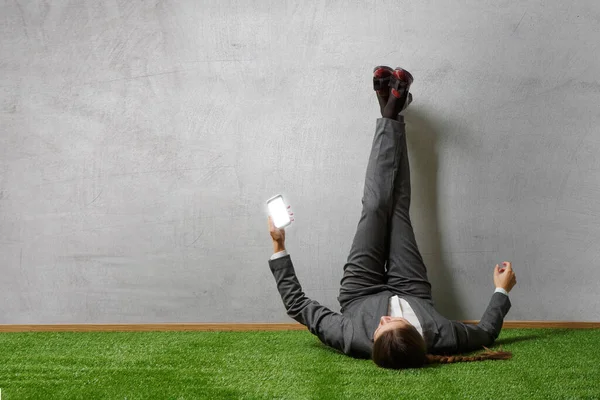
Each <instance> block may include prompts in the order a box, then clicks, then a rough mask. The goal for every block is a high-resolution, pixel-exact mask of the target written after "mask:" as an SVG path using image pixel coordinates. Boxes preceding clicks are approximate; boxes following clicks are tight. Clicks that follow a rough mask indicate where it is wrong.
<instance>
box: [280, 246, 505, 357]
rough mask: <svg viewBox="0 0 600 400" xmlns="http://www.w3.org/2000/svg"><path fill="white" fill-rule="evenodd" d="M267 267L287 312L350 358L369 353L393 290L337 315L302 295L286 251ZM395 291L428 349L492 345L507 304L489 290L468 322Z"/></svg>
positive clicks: (361, 300) (443, 350) (353, 304)
mask: <svg viewBox="0 0 600 400" xmlns="http://www.w3.org/2000/svg"><path fill="white" fill-rule="evenodd" d="M269 267H270V268H271V272H272V273H273V276H274V277H275V281H276V282H277V289H278V290H279V294H280V295H281V299H282V300H283V304H284V306H285V308H286V310H287V314H288V315H289V316H290V317H292V318H293V319H295V320H296V321H298V322H299V323H301V324H303V325H305V326H306V327H307V328H308V330H309V331H310V332H311V333H312V334H314V335H316V336H318V337H319V339H320V340H321V341H322V342H323V343H325V344H326V345H328V346H331V347H333V348H335V349H338V350H340V351H342V352H344V353H345V354H347V355H349V356H352V357H356V358H371V351H372V349H373V334H374V333H375V329H376V328H377V326H378V325H379V320H380V318H381V316H383V315H387V312H388V301H389V298H390V297H391V296H393V295H394V294H398V293H394V292H392V291H387V290H386V291H383V292H380V293H377V294H374V295H370V296H365V297H362V298H359V299H357V300H355V301H353V302H351V303H350V304H349V305H347V306H346V307H345V309H343V310H342V314H340V313H336V312H334V311H332V310H330V309H329V308H327V307H325V306H322V305H321V304H319V303H318V302H316V301H314V300H311V299H309V298H308V297H306V296H305V295H304V292H303V291H302V287H301V286H300V282H298V278H297V277H296V272H295V271H294V266H293V265H292V260H291V256H289V255H287V256H285V257H281V258H278V259H275V260H269ZM400 296H401V297H402V298H404V299H405V300H406V301H407V302H408V303H409V304H410V306H411V307H412V309H413V310H414V312H415V314H416V315H417V318H418V319H419V322H420V323H421V327H422V328H423V336H424V338H425V343H426V345H427V350H428V352H429V353H431V354H454V353H463V352H468V351H472V350H478V349H481V348H482V346H489V345H491V344H492V343H494V341H495V340H496V338H497V337H498V335H499V334H500V330H501V329H502V322H503V320H504V316H505V315H506V314H507V313H508V310H509V309H510V300H509V298H508V296H506V295H504V294H502V293H494V294H493V295H492V298H491V300H490V303H489V305H488V307H487V309H486V310H485V313H484V314H483V317H482V318H481V320H480V321H479V323H478V324H477V325H472V324H464V323H462V322H459V321H451V320H448V319H447V318H445V317H443V316H442V315H440V314H439V313H438V312H437V311H436V310H435V309H434V307H433V303H432V302H430V301H427V300H424V299H421V298H418V297H412V296H406V295H401V294H400Z"/></svg>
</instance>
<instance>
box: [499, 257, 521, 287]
mask: <svg viewBox="0 0 600 400" xmlns="http://www.w3.org/2000/svg"><path fill="white" fill-rule="evenodd" d="M494 284H495V285H496V287H501V288H502V289H504V290H506V291H507V292H510V290H511V289H512V288H513V286H515V285H516V284H517V277H516V276H515V272H514V271H513V269H512V265H511V263H510V262H509V261H505V262H503V263H502V268H501V267H500V266H499V265H498V264H496V268H494Z"/></svg>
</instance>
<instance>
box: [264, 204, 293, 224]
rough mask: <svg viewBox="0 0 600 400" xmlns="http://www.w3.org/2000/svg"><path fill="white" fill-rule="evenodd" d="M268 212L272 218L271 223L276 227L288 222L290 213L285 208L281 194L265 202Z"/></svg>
mask: <svg viewBox="0 0 600 400" xmlns="http://www.w3.org/2000/svg"><path fill="white" fill-rule="evenodd" d="M267 206H268V207H269V214H270V215H271V218H273V224H274V225H275V227H276V228H281V227H283V226H287V225H289V224H290V222H291V219H290V215H289V214H288V212H287V209H286V208H285V203H284V202H283V197H282V196H277V197H275V198H273V199H272V200H269V202H268V203H267Z"/></svg>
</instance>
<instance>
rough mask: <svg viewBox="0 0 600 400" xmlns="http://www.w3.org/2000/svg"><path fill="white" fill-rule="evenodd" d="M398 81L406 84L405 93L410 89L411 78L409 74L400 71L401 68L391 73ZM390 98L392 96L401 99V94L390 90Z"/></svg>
mask: <svg viewBox="0 0 600 400" xmlns="http://www.w3.org/2000/svg"><path fill="white" fill-rule="evenodd" d="M392 74H393V75H394V76H395V77H396V78H397V79H398V80H400V81H404V82H406V83H407V86H406V92H408V90H409V89H410V85H411V84H412V82H413V76H412V75H411V73H410V72H408V71H406V70H404V69H402V68H396V69H395V70H394V72H393V73H392ZM391 92H392V96H394V97H395V98H397V99H399V98H401V97H402V95H403V94H404V92H403V93H400V92H398V91H397V90H396V89H392V90H391Z"/></svg>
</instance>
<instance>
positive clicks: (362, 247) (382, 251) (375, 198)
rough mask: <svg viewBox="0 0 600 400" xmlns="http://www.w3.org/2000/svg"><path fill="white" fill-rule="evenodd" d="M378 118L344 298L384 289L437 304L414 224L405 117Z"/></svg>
mask: <svg viewBox="0 0 600 400" xmlns="http://www.w3.org/2000/svg"><path fill="white" fill-rule="evenodd" d="M398 118H399V121H397V120H393V119H388V118H379V119H377V123H376V129H375V136H374V138H373V144H372V147H371V154H370V157H369V162H368V165H367V173H366V177H365V186H364V194H363V198H362V205H363V208H362V212H361V216H360V219H359V221H358V227H357V229H356V234H355V236H354V240H353V243H352V247H351V249H350V253H349V255H348V260H347V262H346V264H345V265H344V274H343V277H342V280H341V288H340V293H339V296H338V300H339V302H340V306H341V311H342V313H343V312H344V309H345V308H346V306H348V305H349V304H350V303H351V302H353V301H354V300H358V299H361V298H364V297H365V296H369V295H373V294H376V293H379V292H382V291H384V290H389V291H390V292H392V293H395V294H398V295H400V296H402V295H409V296H415V297H419V298H422V299H424V300H429V301H430V302H432V300H431V284H430V283H429V280H428V278H427V268H426V267H425V264H424V262H423V258H422V257H421V253H420V252H419V249H418V247H417V242H416V240H415V235H414V232H413V227H412V224H411V221H410V216H409V208H410V168H409V164H408V154H407V147H406V133H405V124H404V118H403V117H402V116H399V117H398Z"/></svg>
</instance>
